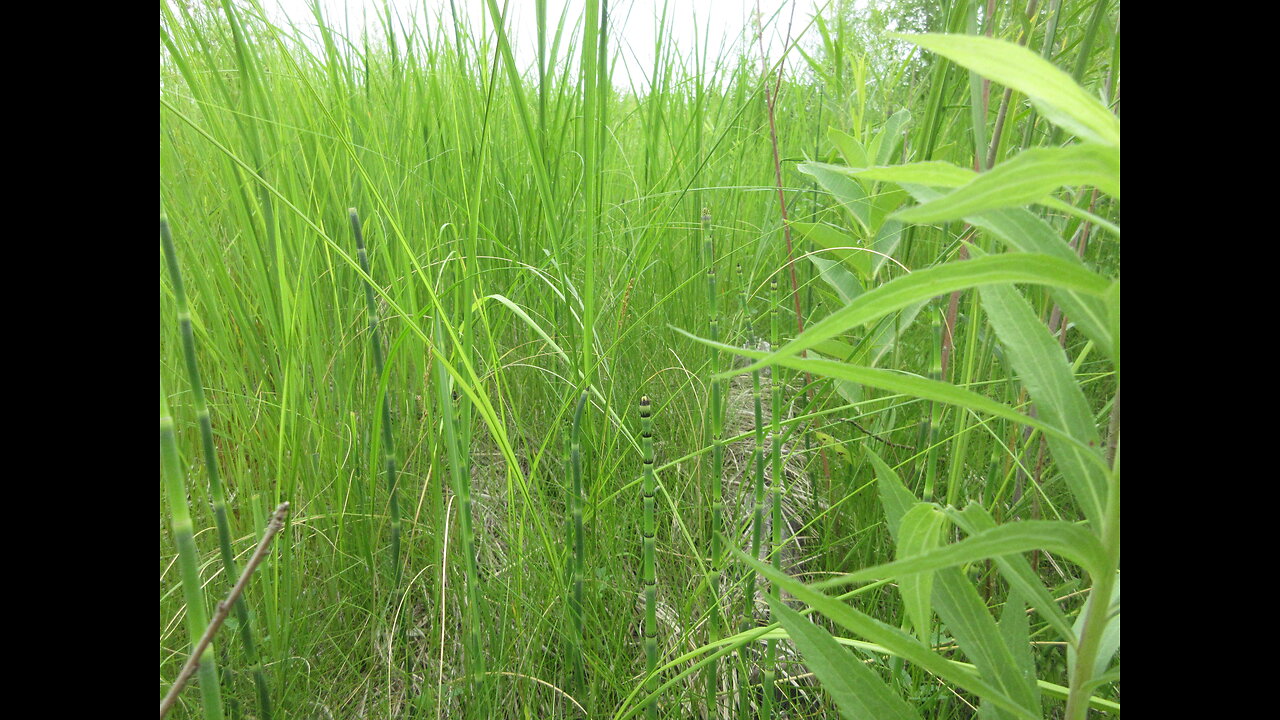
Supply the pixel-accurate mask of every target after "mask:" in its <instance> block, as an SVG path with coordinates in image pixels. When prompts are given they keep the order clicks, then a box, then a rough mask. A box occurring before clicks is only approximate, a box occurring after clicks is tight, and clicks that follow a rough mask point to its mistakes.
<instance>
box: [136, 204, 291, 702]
mask: <svg viewBox="0 0 1280 720" xmlns="http://www.w3.org/2000/svg"><path fill="white" fill-rule="evenodd" d="M160 240H161V244H162V245H163V247H164V260H165V265H167V266H168V268H169V279H170V281H171V282H172V283H173V295H174V301H175V303H176V305H177V310H178V333H179V334H180V335H181V336H182V356H183V359H184V360H185V362H186V369H187V381H188V383H189V384H190V385H191V397H192V400H193V401H194V402H195V407H196V418H197V420H198V422H199V424H200V444H201V447H202V449H203V451H204V467H205V472H206V474H207V475H208V478H209V496H210V497H211V498H212V499H213V524H214V526H215V527H216V528H217V530H218V551H219V554H220V555H221V556H222V569H223V574H224V575H225V577H226V578H227V581H228V582H232V583H234V582H235V579H236V578H238V577H240V571H239V570H238V569H237V568H236V561H235V554H234V553H233V552H232V551H231V526H230V523H229V522H228V521H227V498H226V492H225V491H224V490H223V487H222V478H221V476H220V474H219V472H218V450H217V447H216V446H215V445H214V444H213V421H212V420H211V419H210V416H209V404H208V402H207V401H206V400H205V395H204V382H203V380H202V379H201V376H200V365H199V363H198V362H197V361H196V339H195V333H194V332H193V331H192V328H191V311H190V308H189V307H188V306H187V291H186V287H185V285H184V284H183V282H182V269H181V268H180V267H179V265H178V251H177V248H176V247H175V246H174V244H173V235H172V233H171V232H170V231H169V221H168V220H167V219H166V218H164V217H161V218H160ZM232 609H233V610H234V611H235V613H236V620H237V624H238V626H239V631H240V632H239V635H240V644H241V645H242V646H243V647H244V654H245V662H246V663H247V664H248V666H249V667H250V668H251V670H252V672H253V683H254V688H255V690H256V691H257V695H258V708H259V709H260V710H261V712H262V717H263V718H264V720H271V693H270V690H269V689H268V687H267V678H266V675H265V674H264V673H263V671H262V666H261V665H260V664H259V662H258V647H257V643H256V642H255V641H254V632H253V625H252V618H251V617H250V615H249V608H248V607H247V605H246V604H245V601H244V599H243V598H242V597H241V598H236V602H235V605H234V606H233V608H232ZM201 632H203V630H202V631H201Z"/></svg>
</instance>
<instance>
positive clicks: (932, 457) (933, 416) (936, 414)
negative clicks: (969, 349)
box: [921, 316, 942, 502]
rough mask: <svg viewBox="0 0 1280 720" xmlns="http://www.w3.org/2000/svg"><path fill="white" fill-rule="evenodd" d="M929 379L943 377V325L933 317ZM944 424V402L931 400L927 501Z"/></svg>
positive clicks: (930, 497)
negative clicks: (940, 427) (939, 432)
mask: <svg viewBox="0 0 1280 720" xmlns="http://www.w3.org/2000/svg"><path fill="white" fill-rule="evenodd" d="M929 379H930V380H941V379H942V326H941V324H940V323H939V322H938V318H937V317H936V316H935V317H934V318H933V342H931V343H930V344H929ZM941 424H942V403H939V402H936V401H930V403H929V417H928V419H926V420H925V426H924V432H922V433H921V435H922V439H923V441H924V442H925V443H927V447H928V450H927V451H926V452H925V475H924V492H923V494H922V495H921V497H922V499H923V500H924V501H925V502H933V488H934V484H935V482H936V480H937V475H938V428H939V426H940V425H941Z"/></svg>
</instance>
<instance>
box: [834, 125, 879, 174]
mask: <svg viewBox="0 0 1280 720" xmlns="http://www.w3.org/2000/svg"><path fill="white" fill-rule="evenodd" d="M827 138H828V139H829V140H831V144H832V145H835V146H836V149H837V150H839V151H840V154H841V155H843V156H844V161H845V162H847V163H849V164H850V165H852V166H853V167H866V166H868V165H870V164H871V163H869V162H867V151H866V150H865V149H863V147H862V143H860V142H858V139H857V138H855V137H854V136H852V135H850V134H848V133H846V132H841V131H840V130H837V129H836V128H834V127H833V128H830V129H828V130H827Z"/></svg>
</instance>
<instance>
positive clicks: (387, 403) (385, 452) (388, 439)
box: [347, 208, 400, 590]
mask: <svg viewBox="0 0 1280 720" xmlns="http://www.w3.org/2000/svg"><path fill="white" fill-rule="evenodd" d="M347 215H348V216H349V217H350V219H351V233H352V234H353V235H355V238H356V255H357V256H358V258H359V261H360V269H361V270H363V271H364V274H365V275H366V276H368V277H372V274H371V273H370V270H369V251H368V250H367V249H366V248H365V245H364V232H363V230H362V229H361V226H360V215H359V214H358V213H357V212H356V209H355V208H349V209H348V210H347ZM364 299H365V303H366V305H368V308H369V345H370V346H371V347H372V348H373V369H374V372H375V373H376V375H377V377H376V383H377V386H378V387H381V386H382V382H383V379H384V377H383V376H384V375H385V373H386V361H385V359H384V358H383V355H382V333H381V332H380V331H379V327H378V304H377V302H375V301H374V299H373V285H372V284H371V283H370V282H368V281H367V280H366V281H365V283H364ZM382 456H383V463H384V466H385V467H386V472H387V495H388V496H389V497H390V513H391V577H392V582H391V587H392V589H393V590H394V589H395V588H398V587H400V494H399V492H398V490H397V489H396V479H397V478H396V471H397V463H396V449H395V440H394V439H393V437H392V434H391V388H390V383H389V382H388V383H387V390H386V392H385V393H384V394H383V397H382Z"/></svg>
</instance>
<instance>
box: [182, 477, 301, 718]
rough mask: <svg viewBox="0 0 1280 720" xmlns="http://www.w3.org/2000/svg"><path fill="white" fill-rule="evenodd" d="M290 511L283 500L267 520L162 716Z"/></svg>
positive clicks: (242, 590)
mask: <svg viewBox="0 0 1280 720" xmlns="http://www.w3.org/2000/svg"><path fill="white" fill-rule="evenodd" d="M288 514H289V503H287V502H284V503H280V507H278V508H276V511H275V513H274V514H273V515H272V517H271V522H269V523H267V531H266V533H264V534H263V536H262V542H260V543H258V549H257V550H255V551H254V552H253V557H251V558H249V564H248V565H245V566H244V572H242V573H240V579H239V580H237V581H236V585H235V587H233V588H231V592H230V593H229V594H228V595H227V599H226V600H223V601H222V602H220V603H218V611H217V612H216V613H214V615H213V620H212V621H211V622H210V623H209V626H208V627H207V628H205V631H204V635H201V636H200V641H199V642H197V643H196V645H195V648H194V649H192V651H191V657H190V659H188V660H187V664H186V665H183V666H182V672H180V673H178V679H177V680H175V681H174V682H173V687H171V688H169V692H168V693H166V694H165V696H164V700H161V701H160V718H161V720H164V716H165V715H168V714H169V711H170V710H171V709H173V704H174V703H175V702H177V701H178V695H179V693H181V692H182V689H183V688H185V687H186V686H187V681H188V680H190V679H191V676H192V675H194V674H195V672H196V669H198V668H199V667H200V657H201V656H202V655H204V651H205V648H207V647H209V643H211V642H213V636H214V635H216V634H217V633H218V629H219V628H221V627H222V623H223V622H225V621H226V619H227V615H228V614H229V613H230V612H231V606H232V605H235V604H236V600H237V599H238V598H239V597H240V593H242V592H244V588H245V586H246V585H248V584H249V578H250V577H252V576H253V571H254V570H257V569H258V564H259V563H261V562H262V559H263V558H265V557H266V556H267V548H269V547H270V546H271V540H272V538H274V537H275V536H276V533H278V532H280V529H281V528H283V527H284V518H285V516H286V515H288Z"/></svg>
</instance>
